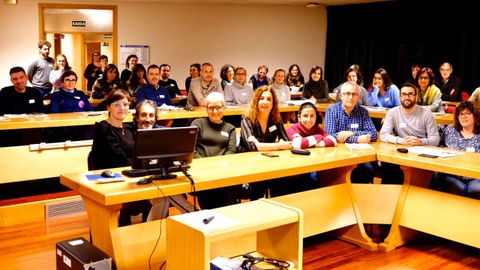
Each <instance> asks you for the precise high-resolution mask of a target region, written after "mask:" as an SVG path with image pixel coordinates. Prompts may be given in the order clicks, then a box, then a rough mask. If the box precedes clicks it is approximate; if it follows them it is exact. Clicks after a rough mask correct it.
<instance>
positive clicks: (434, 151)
mask: <svg viewBox="0 0 480 270" xmlns="http://www.w3.org/2000/svg"><path fill="white" fill-rule="evenodd" d="M408 151H409V152H412V153H416V154H427V155H434V156H438V157H440V158H447V157H453V156H459V155H463V152H460V151H452V150H450V149H447V148H430V147H424V146H412V147H409V148H408Z"/></svg>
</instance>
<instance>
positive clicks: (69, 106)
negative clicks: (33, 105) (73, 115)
mask: <svg viewBox="0 0 480 270" xmlns="http://www.w3.org/2000/svg"><path fill="white" fill-rule="evenodd" d="M61 80H62V83H63V87H62V88H60V91H57V92H54V93H53V94H52V97H51V101H50V111H51V112H52V113H65V112H85V111H93V108H92V106H91V105H90V102H89V101H88V98H87V96H85V94H83V92H82V91H78V90H77V89H75V85H76V83H77V74H76V73H75V72H73V70H67V71H65V72H64V73H63V74H62V77H61Z"/></svg>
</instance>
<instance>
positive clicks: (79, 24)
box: [72, 21, 87, 27]
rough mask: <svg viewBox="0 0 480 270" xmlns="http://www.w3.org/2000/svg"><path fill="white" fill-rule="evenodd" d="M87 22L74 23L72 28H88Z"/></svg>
mask: <svg viewBox="0 0 480 270" xmlns="http://www.w3.org/2000/svg"><path fill="white" fill-rule="evenodd" d="M86 26H87V21H72V27H86Z"/></svg>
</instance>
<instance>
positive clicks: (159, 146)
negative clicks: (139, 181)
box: [132, 127, 198, 179]
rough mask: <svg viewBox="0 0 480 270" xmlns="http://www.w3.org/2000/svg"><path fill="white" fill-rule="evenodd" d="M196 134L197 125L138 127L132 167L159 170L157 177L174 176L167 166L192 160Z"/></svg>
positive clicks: (183, 163)
mask: <svg viewBox="0 0 480 270" xmlns="http://www.w3.org/2000/svg"><path fill="white" fill-rule="evenodd" d="M197 134H198V128H197V127H174V128H156V129H139V130H138V131H137V137H136V139H135V148H134V152H133V165H132V168H133V169H145V170H152V171H159V172H160V174H161V175H159V176H158V177H155V178H157V179H158V178H173V177H175V176H174V175H168V168H170V167H173V166H175V165H178V164H181V165H185V164H189V163H191V162H192V159H193V154H194V152H195V144H196V142H197ZM174 162H178V163H177V164H175V163H174Z"/></svg>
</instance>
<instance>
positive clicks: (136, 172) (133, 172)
mask: <svg viewBox="0 0 480 270" xmlns="http://www.w3.org/2000/svg"><path fill="white" fill-rule="evenodd" d="M182 166H183V168H184V169H185V170H188V169H189V168H190V166H189V165H182ZM181 171H182V169H181V167H180V166H172V167H169V168H168V172H169V173H172V172H181ZM122 174H124V175H126V176H128V177H141V176H147V175H152V174H162V170H161V169H160V168H155V169H128V170H123V171H122Z"/></svg>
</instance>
